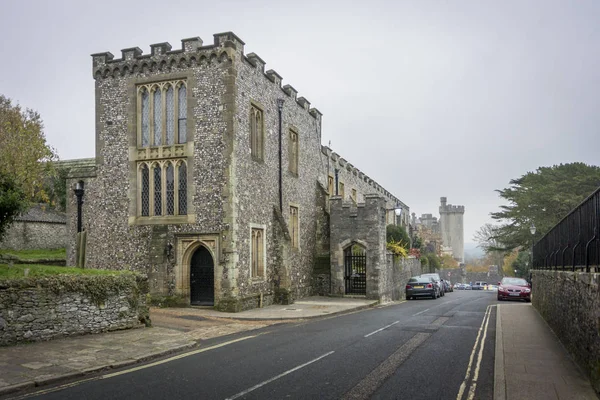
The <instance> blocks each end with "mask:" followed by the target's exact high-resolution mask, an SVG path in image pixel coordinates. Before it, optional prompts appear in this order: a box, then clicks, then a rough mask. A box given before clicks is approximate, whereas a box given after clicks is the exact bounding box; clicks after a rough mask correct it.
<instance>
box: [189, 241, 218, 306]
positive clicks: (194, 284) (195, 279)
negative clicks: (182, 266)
mask: <svg viewBox="0 0 600 400" xmlns="http://www.w3.org/2000/svg"><path fill="white" fill-rule="evenodd" d="M190 303H191V304H193V305H201V306H212V305H214V304H215V263H214V261H213V258H212V256H211V254H210V251H208V249H207V248H206V247H204V246H200V247H198V250H196V251H195V252H194V255H193V256H192V261H191V263H190Z"/></svg>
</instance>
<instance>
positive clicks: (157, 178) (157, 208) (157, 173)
mask: <svg viewBox="0 0 600 400" xmlns="http://www.w3.org/2000/svg"><path fill="white" fill-rule="evenodd" d="M153 169H154V215H162V195H161V193H162V179H161V175H162V174H161V169H160V165H158V164H154V168H153Z"/></svg>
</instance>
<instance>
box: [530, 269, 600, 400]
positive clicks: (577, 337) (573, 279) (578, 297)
mask: <svg viewBox="0 0 600 400" xmlns="http://www.w3.org/2000/svg"><path fill="white" fill-rule="evenodd" d="M532 282H533V283H532V286H533V287H532V303H533V306H534V307H535V308H536V309H537V310H538V311H539V313H540V314H541V315H542V317H543V318H544V319H545V320H546V322H547V323H548V325H550V327H551V328H552V330H553V331H554V333H555V334H556V336H557V337H558V338H559V339H560V341H561V342H562V344H563V345H564V346H565V348H566V349H567V350H568V351H569V353H571V355H572V356H573V357H574V359H575V360H576V361H577V363H578V364H579V365H580V366H581V367H582V368H583V369H584V370H585V372H586V373H587V374H588V376H589V377H590V380H591V382H592V385H593V386H594V389H595V390H596V392H598V393H600V288H599V284H600V273H584V272H563V271H533V279H532Z"/></svg>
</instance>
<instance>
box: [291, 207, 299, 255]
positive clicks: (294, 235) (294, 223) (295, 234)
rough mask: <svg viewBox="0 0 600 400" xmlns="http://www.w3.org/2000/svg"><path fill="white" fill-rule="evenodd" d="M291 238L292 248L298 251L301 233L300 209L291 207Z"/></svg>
mask: <svg viewBox="0 0 600 400" xmlns="http://www.w3.org/2000/svg"><path fill="white" fill-rule="evenodd" d="M290 236H291V239H292V247H293V248H295V249H297V248H298V246H299V244H300V232H299V225H298V207H294V206H291V207H290Z"/></svg>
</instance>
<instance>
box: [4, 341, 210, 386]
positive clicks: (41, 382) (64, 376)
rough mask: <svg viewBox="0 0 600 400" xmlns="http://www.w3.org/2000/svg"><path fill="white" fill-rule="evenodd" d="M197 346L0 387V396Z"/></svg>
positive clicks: (185, 345)
mask: <svg viewBox="0 0 600 400" xmlns="http://www.w3.org/2000/svg"><path fill="white" fill-rule="evenodd" d="M197 346H198V344H197V343H189V344H184V345H181V346H177V347H174V348H172V349H168V350H163V351H159V352H155V353H152V354H144V355H143V356H140V357H138V358H135V359H133V358H132V359H130V360H125V361H121V362H118V363H113V364H109V365H99V366H96V367H91V368H87V369H84V370H81V371H74V372H68V373H65V374H61V375H56V376H52V377H47V378H42V379H33V380H31V381H27V382H23V383H18V384H16V385H10V386H5V387H0V396H4V395H6V394H10V393H15V392H19V391H22V390H25V389H30V388H35V387H41V386H46V385H51V384H55V383H58V382H62V381H66V380H69V379H73V378H80V377H82V376H85V375H89V374H93V373H97V372H100V371H105V370H110V369H115V370H116V369H119V368H124V367H128V366H131V365H135V364H139V363H143V362H146V361H150V360H153V359H156V358H160V357H163V356H167V355H170V354H173V353H177V352H181V351H184V350H189V349H192V348H194V347H197Z"/></svg>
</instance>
